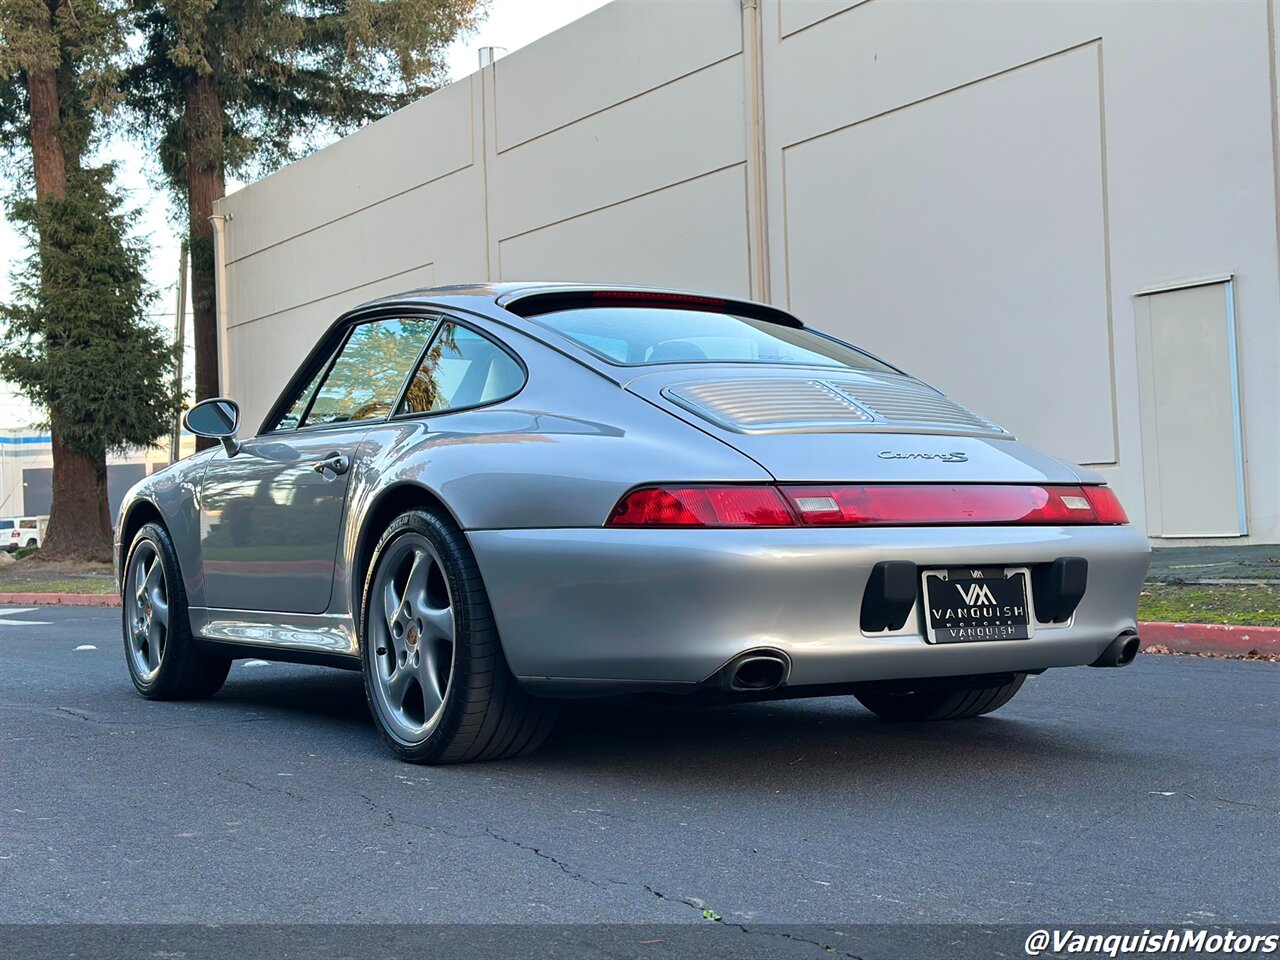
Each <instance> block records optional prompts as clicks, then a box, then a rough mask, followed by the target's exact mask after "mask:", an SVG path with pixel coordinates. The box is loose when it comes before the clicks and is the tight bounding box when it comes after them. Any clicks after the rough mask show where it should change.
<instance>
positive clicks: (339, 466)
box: [311, 450, 351, 480]
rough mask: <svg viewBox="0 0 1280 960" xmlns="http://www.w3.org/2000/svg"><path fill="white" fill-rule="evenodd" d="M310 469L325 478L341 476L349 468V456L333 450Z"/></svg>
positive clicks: (330, 478)
mask: <svg viewBox="0 0 1280 960" xmlns="http://www.w3.org/2000/svg"><path fill="white" fill-rule="evenodd" d="M311 469H312V470H314V471H315V472H316V473H318V474H320V475H321V476H322V477H324V478H325V479H326V480H332V479H333V478H334V477H337V476H341V475H342V474H344V473H346V472H347V471H348V470H350V469H351V458H350V457H347V456H344V455H343V454H341V453H338V452H337V451H336V450H335V451H334V452H333V453H331V454H329V456H327V457H325V458H324V459H323V460H321V461H320V462H319V463H317V464H316V465H315V466H314V467H312V468H311Z"/></svg>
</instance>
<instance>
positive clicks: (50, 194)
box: [27, 0, 111, 561]
mask: <svg viewBox="0 0 1280 960" xmlns="http://www.w3.org/2000/svg"><path fill="white" fill-rule="evenodd" d="M59 5H60V3H59V2H58V0H54V2H52V3H50V4H49V27H48V28H49V30H50V32H52V31H53V17H54V15H55V10H56V9H57V8H58V6H59ZM27 94H28V97H29V98H30V107H31V157H32V160H33V162H34V165H35V178H36V203H37V204H38V205H40V206H43V205H45V204H47V203H49V202H50V201H51V200H61V199H63V198H65V197H66V195H67V159H66V155H65V153H64V151H63V145H62V138H61V127H62V115H61V111H60V107H59V103H58V74H57V70H56V68H54V67H50V68H48V69H38V70H30V71H28V73H27ZM44 282H45V283H48V282H50V281H49V279H48V278H47V277H46V278H45V280H44ZM49 418H50V421H51V423H52V430H51V431H50V432H51V433H52V437H53V490H52V502H51V504H50V507H49V529H48V531H47V532H46V534H45V538H44V542H43V544H42V545H41V548H40V557H41V559H43V560H71V559H74V560H103V561H109V560H110V559H111V516H110V513H111V509H110V507H109V506H108V505H107V462H106V452H105V451H103V452H101V453H99V454H97V455H96V456H89V455H86V454H84V453H82V452H80V451H77V450H73V449H72V448H71V447H69V446H67V445H66V444H65V443H63V441H62V431H61V429H60V420H61V416H60V413H59V411H57V410H50V411H49Z"/></svg>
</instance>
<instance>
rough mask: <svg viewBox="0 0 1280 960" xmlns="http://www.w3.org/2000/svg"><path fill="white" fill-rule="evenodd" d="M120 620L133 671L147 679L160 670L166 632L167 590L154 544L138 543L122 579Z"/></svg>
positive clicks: (162, 566)
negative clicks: (121, 616) (125, 635)
mask: <svg viewBox="0 0 1280 960" xmlns="http://www.w3.org/2000/svg"><path fill="white" fill-rule="evenodd" d="M124 620H125V630H126V631H127V633H128V648H129V657H130V659H131V660H132V665H133V669H134V672H135V673H136V674H137V675H138V676H139V677H141V678H144V679H145V680H151V679H153V678H154V677H155V675H156V672H157V671H158V670H159V669H160V661H161V658H163V657H164V647H165V640H166V639H167V637H168V635H169V589H168V584H167V583H166V581H165V575H164V564H163V563H161V562H160V554H159V552H158V551H157V550H156V545H155V544H154V543H152V542H150V541H149V540H144V541H142V542H141V543H139V544H138V546H137V548H136V549H135V550H134V551H133V556H132V557H130V560H129V569H128V572H127V574H126V577H125V580H124Z"/></svg>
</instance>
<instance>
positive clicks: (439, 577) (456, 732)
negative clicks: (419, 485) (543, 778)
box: [360, 510, 556, 763]
mask: <svg viewBox="0 0 1280 960" xmlns="http://www.w3.org/2000/svg"><path fill="white" fill-rule="evenodd" d="M361 611H362V612H361V618H360V620H361V630H360V634H361V654H362V663H363V667H364V684H365V696H366V697H367V699H368V701H369V709H370V712H371V713H372V714H373V718H374V722H375V723H376V724H377V726H378V730H379V731H380V732H381V734H382V736H383V739H385V740H386V741H387V743H388V744H389V745H390V747H391V749H392V751H394V752H395V754H396V755H397V756H398V757H400V759H402V760H406V761H408V762H410V763H460V762H466V761H470V760H497V759H502V758H505V757H513V756H516V755H517V754H520V753H525V752H527V751H529V750H532V749H533V748H534V747H536V746H538V744H540V743H541V742H542V741H543V740H544V739H545V738H546V736H547V734H548V733H549V732H550V730H551V726H552V724H553V723H554V722H555V715H556V705H555V703H554V702H553V701H549V700H542V699H539V698H537V697H532V696H530V695H529V694H527V693H525V692H524V691H523V690H522V689H521V688H520V685H519V684H518V683H517V682H516V679H515V677H514V676H513V675H512V673H511V670H510V668H508V666H507V662H506V658H505V657H504V656H503V654H502V647H501V644H500V643H499V641H498V631H497V627H496V625H495V624H494V620H493V611H492V609H491V608H490V606H489V596H488V594H487V593H486V592H485V588H484V583H483V581H482V580H481V579H480V571H479V569H478V567H477V566H476V562H475V557H474V556H473V555H472V553H471V549H470V547H469V546H468V544H467V541H466V538H465V537H464V536H463V535H462V532H461V531H460V530H458V528H457V527H456V526H455V525H454V524H453V522H452V520H451V519H449V518H448V517H445V516H441V515H439V514H437V513H435V512H432V511H427V510H410V511H408V512H406V513H403V514H401V515H400V516H399V517H397V518H396V519H395V520H394V521H393V522H392V523H391V525H390V526H389V527H388V528H387V530H386V532H384V533H383V535H382V537H381V538H380V539H379V541H378V545H377V546H376V547H375V548H374V552H373V560H372V562H371V563H370V565H369V575H368V577H367V578H366V580H365V587H364V595H363V600H362V603H361Z"/></svg>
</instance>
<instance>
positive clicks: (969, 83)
mask: <svg viewBox="0 0 1280 960" xmlns="http://www.w3.org/2000/svg"><path fill="white" fill-rule="evenodd" d="M1101 43H1102V38H1101V37H1093V38H1091V39H1089V40H1083V41H1081V42H1080V43H1073V44H1072V45H1071V46H1069V47H1063V48H1062V49H1061V50H1055V51H1053V52H1052V53H1046V54H1044V55H1043V56H1039V57H1035V58H1033V59H1031V60H1024V61H1023V62H1022V63H1017V64H1014V65H1013V66H1011V67H1005V68H1004V69H1002V70H997V71H996V72H995V73H988V74H986V75H984V76H981V77H977V78H975V79H973V80H966V81H965V82H964V83H958V84H956V85H955V86H954V87H947V88H946V89H945V90H938V91H935V92H934V93H930V94H928V95H927V96H923V97H917V98H916V99H915V100H909V101H907V102H906V103H900V104H898V105H897V106H893V107H889V108H887V109H885V110H880V111H877V112H876V113H872V114H869V115H867V116H865V117H859V118H858V119H857V120H850V121H849V122H848V123H842V124H840V125H839V126H837V127H831V128H829V129H827V130H823V131H821V132H819V133H814V134H810V135H809V136H807V137H801V138H800V139H799V140H793V141H792V142H791V143H788V144H785V145H783V147H782V151H783V153H784V154H785V153H786V151H788V150H790V149H792V148H793V147H800V146H803V145H805V144H807V143H812V142H813V141H814V140H821V139H822V138H823V137H828V136H831V135H832V134H833V133H841V132H843V131H845V130H848V129H850V128H852V127H856V126H859V125H861V124H864V123H869V122H870V121H872V120H879V119H880V118H881V117H887V116H889V115H890V114H892V113H897V112H898V111H899V110H906V109H907V108H908V107H915V106H919V105H920V104H922V103H928V102H929V101H930V100H937V99H938V98H939V97H945V96H946V95H947V94H949V93H955V92H956V91H958V90H964V89H967V88H968V87H976V86H977V85H978V84H981V83H987V82H988V81H991V80H996V79H999V78H1000V77H1003V76H1007V75H1008V74H1011V73H1015V72H1016V71H1018V70H1022V69H1024V68H1026V67H1031V66H1035V65H1036V64H1037V63H1044V62H1045V61H1046V60H1053V59H1056V58H1058V57H1062V56H1066V55H1067V54H1068V53H1074V52H1075V51H1077V50H1083V49H1085V48H1086V47H1090V46H1093V45H1095V44H1101Z"/></svg>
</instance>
